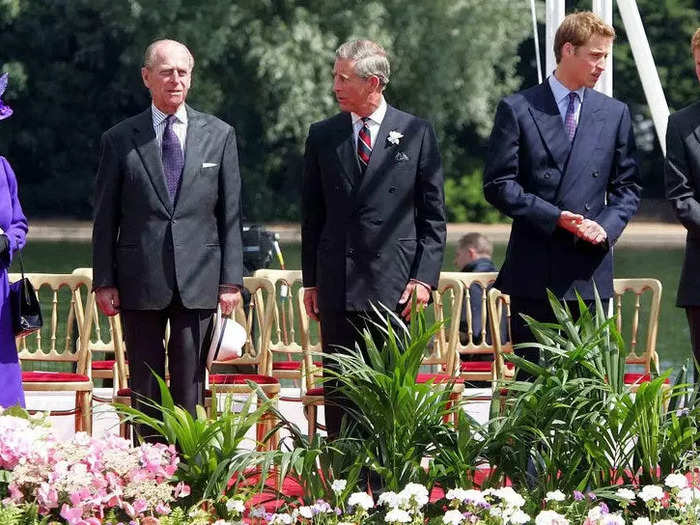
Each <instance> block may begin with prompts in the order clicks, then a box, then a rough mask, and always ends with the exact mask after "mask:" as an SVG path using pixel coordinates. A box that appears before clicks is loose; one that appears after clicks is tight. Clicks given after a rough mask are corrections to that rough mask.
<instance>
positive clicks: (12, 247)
mask: <svg viewBox="0 0 700 525" xmlns="http://www.w3.org/2000/svg"><path fill="white" fill-rule="evenodd" d="M7 78H8V75H7V73H5V74H4V75H2V76H0V97H2V95H3V93H4V92H5V88H6V87H7ZM10 115H12V109H11V108H10V107H9V106H7V105H6V104H4V103H3V101H2V99H0V120H4V119H6V118H7V117H9V116H10ZM27 230H28V226H27V219H26V217H25V216H24V213H22V206H21V205H20V203H19V195H18V192H17V178H16V177H15V174H14V172H13V171H12V168H11V167H10V164H9V163H8V162H7V159H5V157H0V386H1V388H0V407H3V408H7V407H10V406H13V405H20V406H22V407H23V406H24V391H23V390H22V368H21V366H20V363H19V358H18V357H17V347H16V345H15V334H14V330H13V328H12V312H11V308H10V301H9V298H10V283H9V281H8V279H7V271H8V269H9V268H10V263H12V257H13V255H14V254H15V253H17V251H18V250H21V249H22V247H23V246H24V243H25V240H26V236H27Z"/></svg>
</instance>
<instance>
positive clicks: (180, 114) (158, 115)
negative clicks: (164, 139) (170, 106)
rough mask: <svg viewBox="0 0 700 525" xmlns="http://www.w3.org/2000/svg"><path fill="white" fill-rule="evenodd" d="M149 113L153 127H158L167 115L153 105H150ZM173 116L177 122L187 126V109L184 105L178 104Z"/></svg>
mask: <svg viewBox="0 0 700 525" xmlns="http://www.w3.org/2000/svg"><path fill="white" fill-rule="evenodd" d="M151 113H152V114H153V127H158V126H159V125H160V124H161V123H162V122H163V121H164V120H165V119H166V118H168V115H167V114H166V113H163V112H162V111H161V110H159V109H158V108H157V107H156V106H155V104H153V103H151ZM174 115H175V118H176V119H177V120H178V121H180V122H182V123H183V124H187V108H186V107H185V105H184V104H180V107H179V108H177V111H175V113H174Z"/></svg>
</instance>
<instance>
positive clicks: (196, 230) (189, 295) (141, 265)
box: [92, 107, 243, 310]
mask: <svg viewBox="0 0 700 525" xmlns="http://www.w3.org/2000/svg"><path fill="white" fill-rule="evenodd" d="M187 117H188V126H187V139H186V143H185V166H184V170H183V173H182V182H181V186H180V191H179V194H178V197H177V200H176V202H175V203H174V204H173V203H172V202H171V199H170V196H169V194H168V189H167V187H166V182H165V176H164V175H163V166H162V162H161V152H160V149H159V147H158V143H157V142H156V137H155V132H154V130H153V122H152V116H151V110H150V108H149V109H148V110H146V111H144V112H143V113H141V114H139V115H136V116H135V117H131V118H129V119H126V120H124V121H122V122H120V123H119V124H117V125H116V126H114V127H113V128H111V129H110V130H108V131H106V132H105V133H104V135H103V136H102V143H101V148H100V162H99V168H98V171H97V188H96V198H95V222H94V227H93V236H92V242H93V275H94V277H93V284H94V287H95V288H99V287H106V286H116V287H117V288H118V290H119V296H120V301H121V307H122V308H124V309H136V310H156V309H162V308H165V307H166V306H167V305H168V304H169V303H170V301H171V299H172V297H173V293H174V291H175V290H177V291H179V293H180V297H181V298H182V304H183V306H185V307H186V308H193V309H194V308H200V309H210V308H216V303H217V298H218V286H219V284H220V283H227V284H241V283H242V276H241V272H242V267H243V263H242V258H243V257H242V248H241V233H240V224H239V195H240V185H241V181H240V175H239V171H238V153H237V150H236V135H235V132H234V130H233V128H232V127H231V126H229V125H228V124H226V123H225V122H222V121H221V120H219V119H217V118H216V117H213V116H211V115H206V114H204V113H200V112H198V111H195V110H193V109H191V108H189V107H187Z"/></svg>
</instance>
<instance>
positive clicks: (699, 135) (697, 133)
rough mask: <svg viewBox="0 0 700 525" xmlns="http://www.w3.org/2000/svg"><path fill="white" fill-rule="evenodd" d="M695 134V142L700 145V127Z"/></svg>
mask: <svg viewBox="0 0 700 525" xmlns="http://www.w3.org/2000/svg"><path fill="white" fill-rule="evenodd" d="M693 134H694V135H695V140H697V141H698V142H699V143H700V126H698V127H697V128H695V129H694V130H693Z"/></svg>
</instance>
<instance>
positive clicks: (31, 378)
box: [22, 372, 90, 383]
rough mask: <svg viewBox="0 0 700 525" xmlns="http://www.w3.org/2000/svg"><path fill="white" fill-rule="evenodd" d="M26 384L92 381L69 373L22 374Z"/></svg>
mask: <svg viewBox="0 0 700 525" xmlns="http://www.w3.org/2000/svg"><path fill="white" fill-rule="evenodd" d="M22 381H23V382H25V383H69V382H70V383H84V382H86V381H90V378H89V377H88V376H84V375H81V374H71V373H68V372H22Z"/></svg>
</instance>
